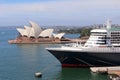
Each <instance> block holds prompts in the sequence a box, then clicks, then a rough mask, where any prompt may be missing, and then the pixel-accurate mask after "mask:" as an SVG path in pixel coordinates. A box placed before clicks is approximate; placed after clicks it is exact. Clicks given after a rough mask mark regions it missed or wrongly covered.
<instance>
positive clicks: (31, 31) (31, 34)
mask: <svg viewBox="0 0 120 80" xmlns="http://www.w3.org/2000/svg"><path fill="white" fill-rule="evenodd" d="M31 36H32V37H35V31H34V28H32V27H31V30H30V33H29V37H31Z"/></svg>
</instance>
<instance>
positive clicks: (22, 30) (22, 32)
mask: <svg viewBox="0 0 120 80" xmlns="http://www.w3.org/2000/svg"><path fill="white" fill-rule="evenodd" d="M17 31H18V32H19V33H20V34H21V35H22V36H23V35H24V31H25V29H22V28H17Z"/></svg>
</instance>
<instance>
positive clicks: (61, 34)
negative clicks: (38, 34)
mask: <svg viewBox="0 0 120 80" xmlns="http://www.w3.org/2000/svg"><path fill="white" fill-rule="evenodd" d="M64 35H65V33H58V34H56V35H54V37H55V38H59V39H61V38H62V37H63V36H64Z"/></svg>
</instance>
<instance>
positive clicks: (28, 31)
mask: <svg viewBox="0 0 120 80" xmlns="http://www.w3.org/2000/svg"><path fill="white" fill-rule="evenodd" d="M24 28H25V31H24V35H26V36H28V37H30V35H29V34H30V32H31V27H29V26H24Z"/></svg>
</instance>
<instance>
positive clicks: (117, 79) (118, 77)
mask: <svg viewBox="0 0 120 80" xmlns="http://www.w3.org/2000/svg"><path fill="white" fill-rule="evenodd" d="M90 70H91V71H92V72H94V73H107V74H108V75H109V78H110V80H120V66H115V67H91V68H90Z"/></svg>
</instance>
